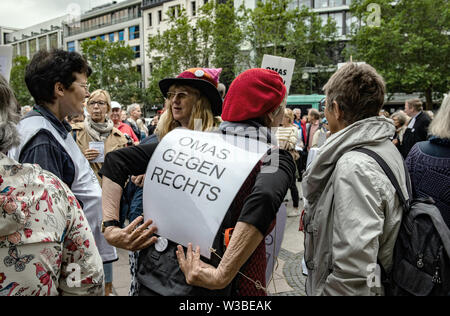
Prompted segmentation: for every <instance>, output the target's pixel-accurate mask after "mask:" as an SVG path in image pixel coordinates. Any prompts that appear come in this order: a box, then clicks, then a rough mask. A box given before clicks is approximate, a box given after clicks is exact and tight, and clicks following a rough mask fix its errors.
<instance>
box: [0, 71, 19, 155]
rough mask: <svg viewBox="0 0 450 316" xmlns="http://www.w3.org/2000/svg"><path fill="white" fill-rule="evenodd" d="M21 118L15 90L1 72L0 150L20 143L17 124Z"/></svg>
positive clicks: (5, 149)
mask: <svg viewBox="0 0 450 316" xmlns="http://www.w3.org/2000/svg"><path fill="white" fill-rule="evenodd" d="M19 120H20V115H19V106H18V103H17V100H16V97H15V96H14V92H13V90H12V89H11V87H10V86H9V84H8V82H7V81H6V79H5V78H4V77H3V76H2V75H1V74H0V152H2V153H6V152H7V151H8V150H9V149H11V148H12V147H14V146H18V145H19V144H20V138H19V133H18V132H17V130H16V125H17V123H18V122H19Z"/></svg>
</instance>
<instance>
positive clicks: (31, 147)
mask: <svg viewBox="0 0 450 316" xmlns="http://www.w3.org/2000/svg"><path fill="white" fill-rule="evenodd" d="M35 115H41V116H43V117H44V118H45V119H46V120H48V121H49V122H50V123H51V124H52V125H53V127H54V128H55V129H56V130H57V131H58V132H59V134H60V136H61V137H62V138H63V139H66V138H67V137H68V136H69V133H70V131H72V127H71V126H70V124H69V123H68V122H67V121H66V120H63V121H62V122H61V121H60V120H58V119H57V118H56V116H55V115H54V114H53V113H52V112H50V111H49V110H48V109H47V108H45V107H43V106H40V105H35V106H34V107H33V111H31V112H29V113H28V114H27V115H26V116H25V117H24V119H25V118H27V117H30V116H35ZM19 162H20V163H32V164H38V165H40V166H41V167H42V168H43V169H45V170H48V171H50V172H51V173H53V174H55V175H56V176H57V177H58V178H60V179H61V180H62V181H63V182H64V183H65V184H67V185H68V186H69V188H70V187H71V186H72V183H73V181H74V179H75V165H74V164H73V161H72V159H71V158H70V156H69V154H68V153H67V152H66V150H65V149H64V147H63V146H62V145H61V144H60V143H59V142H58V141H57V140H56V138H55V137H54V136H53V135H52V133H50V132H49V131H48V130H46V129H41V130H40V131H39V132H38V133H37V134H36V135H35V136H33V138H31V139H30V141H29V142H28V143H27V144H25V146H24V147H23V149H22V152H21V153H20V157H19Z"/></svg>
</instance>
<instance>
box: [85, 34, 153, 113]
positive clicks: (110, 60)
mask: <svg viewBox="0 0 450 316" xmlns="http://www.w3.org/2000/svg"><path fill="white" fill-rule="evenodd" d="M81 48H82V52H83V55H84V56H85V57H86V58H87V60H88V62H89V64H90V65H91V67H92V75H91V76H90V77H89V83H90V84H91V92H92V91H94V90H96V89H104V90H106V91H108V92H109V93H110V95H111V98H112V99H113V100H115V101H118V102H120V103H121V104H124V105H126V104H131V103H134V102H139V103H142V102H145V100H144V97H145V95H144V91H142V89H141V88H140V87H139V82H140V80H141V76H140V73H138V72H137V70H136V67H135V66H133V61H134V59H135V52H134V51H133V49H132V48H131V47H129V46H125V44H124V43H123V42H113V43H109V42H106V41H103V40H101V39H100V38H97V39H96V40H85V41H83V42H82V43H81Z"/></svg>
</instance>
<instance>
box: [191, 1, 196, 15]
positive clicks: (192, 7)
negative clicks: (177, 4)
mask: <svg viewBox="0 0 450 316" xmlns="http://www.w3.org/2000/svg"><path fill="white" fill-rule="evenodd" d="M191 9H192V16H196V15H197V8H196V3H195V1H192V2H191Z"/></svg>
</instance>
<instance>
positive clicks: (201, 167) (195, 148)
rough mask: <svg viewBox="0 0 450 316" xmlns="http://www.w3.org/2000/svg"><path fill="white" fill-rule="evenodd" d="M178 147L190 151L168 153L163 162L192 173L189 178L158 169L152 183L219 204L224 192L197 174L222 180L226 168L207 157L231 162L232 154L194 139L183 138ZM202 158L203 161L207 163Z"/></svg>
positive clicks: (165, 152)
mask: <svg viewBox="0 0 450 316" xmlns="http://www.w3.org/2000/svg"><path fill="white" fill-rule="evenodd" d="M178 143H179V145H181V147H183V148H185V149H186V150H184V151H181V150H179V151H177V150H174V149H167V150H166V151H164V153H163V155H162V160H163V161H164V162H166V163H169V164H173V165H176V166H179V167H182V168H184V169H186V170H187V171H188V172H187V174H184V173H178V174H177V173H176V172H174V171H172V170H169V169H168V168H166V169H163V168H160V167H155V169H154V170H153V173H152V176H151V180H152V181H153V180H154V179H155V180H156V181H158V183H160V184H163V185H166V186H168V187H172V188H174V189H176V190H182V191H183V192H189V193H190V194H192V195H194V194H195V195H197V196H198V197H201V196H204V197H206V199H208V200H209V201H211V202H212V201H215V200H217V198H218V197H219V193H220V192H221V189H220V188H219V187H217V186H214V185H212V184H210V183H208V182H205V181H200V180H198V179H196V178H195V174H196V173H197V174H199V175H205V176H208V177H211V178H213V179H214V178H215V179H217V180H220V178H221V177H222V175H223V174H224V172H225V171H226V168H225V167H222V166H219V165H218V164H217V163H214V162H212V161H208V160H206V158H204V157H208V156H209V157H210V158H211V159H212V158H215V159H216V160H217V159H220V160H225V159H227V158H228V155H229V154H230V151H229V150H228V149H224V148H222V149H217V147H216V146H215V145H212V144H208V143H206V142H201V141H199V140H194V139H193V138H191V137H183V138H181V139H180V140H179V141H178ZM198 153H200V154H198ZM199 157H203V158H204V159H201V158H199ZM178 169H179V168H178Z"/></svg>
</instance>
